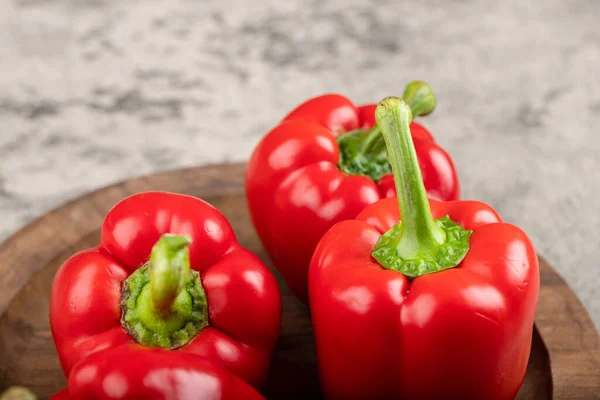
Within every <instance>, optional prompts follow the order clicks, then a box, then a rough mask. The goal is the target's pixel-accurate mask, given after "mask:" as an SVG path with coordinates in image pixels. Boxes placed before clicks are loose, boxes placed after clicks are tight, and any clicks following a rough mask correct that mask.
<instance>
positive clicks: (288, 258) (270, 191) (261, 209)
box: [246, 82, 459, 303]
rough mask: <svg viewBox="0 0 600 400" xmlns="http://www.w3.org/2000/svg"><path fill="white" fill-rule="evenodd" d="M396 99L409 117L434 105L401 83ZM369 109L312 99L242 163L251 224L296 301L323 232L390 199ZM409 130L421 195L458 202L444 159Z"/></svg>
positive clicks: (422, 91)
mask: <svg viewBox="0 0 600 400" xmlns="http://www.w3.org/2000/svg"><path fill="white" fill-rule="evenodd" d="M404 98H405V99H406V100H407V102H408V103H409V104H410V105H411V107H412V108H413V111H414V113H415V115H426V113H429V112H431V111H432V110H433V107H435V96H434V95H433V92H432V91H431V88H430V87H429V86H428V85H427V84H425V83H423V82H413V83H411V84H409V85H408V86H407V88H406V91H405V93H404ZM424 106H429V108H428V109H427V112H424V110H425V109H424ZM374 109H375V105H365V106H360V107H356V106H355V105H354V104H352V102H350V100H348V99H347V98H345V97H343V96H340V95H337V94H329V95H324V96H320V97H316V98H313V99H311V100H308V101H307V102H305V103H304V104H302V105H300V106H299V107H298V108H296V109H295V110H294V111H292V112H291V113H290V114H289V115H288V116H287V117H286V118H285V119H284V120H283V122H281V123H280V124H279V125H278V126H277V127H275V128H274V129H273V130H272V131H270V132H269V133H268V134H267V135H266V136H265V137H264V138H263V139H262V140H261V141H260V143H259V144H258V146H257V147H256V149H255V150H254V153H253V154H252V156H251V158H250V162H249V164H248V167H247V171H246V195H247V200H248V205H249V209H250V214H251V216H252V221H253V223H254V226H255V228H256V230H257V232H258V234H259V236H260V238H261V240H262V243H263V245H264V246H265V249H266V251H267V253H268V254H269V256H270V258H271V260H272V261H273V263H274V265H275V267H276V268H277V269H278V270H279V271H280V272H281V273H282V274H283V276H284V278H285V280H286V283H287V285H288V287H289V288H290V289H291V291H292V292H293V293H294V295H295V296H296V297H298V298H299V299H300V300H301V301H303V302H304V303H307V301H308V288H307V287H308V286H307V275H308V266H309V263H310V257H311V256H312V253H313V251H314V249H315V247H316V246H317V243H318V242H319V239H321V237H322V236H323V234H324V233H325V232H326V231H327V230H328V229H329V228H331V227H332V226H333V225H334V224H335V223H337V222H339V221H342V220H346V219H351V218H354V217H356V215H358V213H359V212H360V211H362V210H363V208H364V207H365V206H367V205H369V204H371V203H374V202H375V201H377V200H379V199H381V198H383V197H387V196H393V195H394V194H395V189H394V183H393V177H392V174H391V168H390V165H389V163H388V160H387V153H386V149H385V142H384V140H383V137H382V136H381V134H380V132H379V129H378V127H377V126H376V125H375V117H374ZM411 128H412V132H413V139H414V142H415V146H416V148H417V154H418V157H419V164H420V167H421V170H422V171H423V176H424V177H425V187H426V188H427V191H428V193H429V195H430V196H431V197H433V198H437V199H440V200H456V199H458V197H459V185H458V178H457V174H456V170H455V169H454V165H453V164H452V160H451V159H450V157H449V156H448V154H447V153H446V152H445V151H444V150H443V149H442V148H441V147H439V146H438V145H437V144H436V143H435V142H434V140H433V138H432V136H431V134H429V132H428V131H427V130H426V129H425V128H424V127H422V126H421V125H419V124H417V123H416V122H413V123H412V124H411Z"/></svg>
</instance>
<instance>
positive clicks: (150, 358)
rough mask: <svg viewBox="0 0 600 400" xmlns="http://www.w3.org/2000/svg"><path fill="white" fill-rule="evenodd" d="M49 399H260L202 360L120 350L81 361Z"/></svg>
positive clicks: (142, 349)
mask: <svg viewBox="0 0 600 400" xmlns="http://www.w3.org/2000/svg"><path fill="white" fill-rule="evenodd" d="M52 399H53V400H108V399H144V400H238V399H245V400H261V399H264V398H263V397H262V396H261V395H260V394H258V392H257V391H256V390H255V389H253V388H252V387H251V386H250V385H248V384H247V383H246V382H244V381H243V380H241V379H240V378H238V377H236V376H235V375H233V374H231V373H229V372H228V371H227V370H226V369H224V368H223V367H220V366H218V365H216V364H214V363H212V362H210V361H208V360H207V359H206V358H204V357H200V356H197V355H195V354H190V353H182V352H177V353H175V354H173V353H172V352H169V351H168V350H163V349H152V348H145V347H141V346H139V345H125V346H122V347H118V348H112V349H108V350H105V351H100V352H97V353H94V354H92V355H91V356H89V357H87V358H85V359H83V360H82V361H81V362H79V363H78V364H77V365H75V367H74V368H73V371H72V373H71V375H70V376H69V388H68V389H64V390H63V391H61V392H59V393H57V394H56V395H54V396H53V397H52Z"/></svg>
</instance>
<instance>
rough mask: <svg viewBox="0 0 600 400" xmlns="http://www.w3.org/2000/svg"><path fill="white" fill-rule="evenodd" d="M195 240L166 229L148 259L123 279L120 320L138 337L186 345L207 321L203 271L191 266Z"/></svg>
mask: <svg viewBox="0 0 600 400" xmlns="http://www.w3.org/2000/svg"><path fill="white" fill-rule="evenodd" d="M190 244H191V238H190V237H189V236H181V235H170V234H166V235H163V236H162V237H161V238H160V239H159V240H158V241H157V242H156V244H155V245H154V247H153V248H152V252H151V254H150V259H149V260H148V262H147V263H146V264H145V265H143V266H141V267H140V268H139V269H138V270H136V271H135V272H134V273H132V274H131V275H130V276H129V278H127V279H126V280H125V282H123V288H122V292H123V294H122V299H121V308H122V310H123V315H122V317H121V323H122V325H123V327H124V328H125V329H126V330H127V331H128V332H129V334H130V335H131V336H132V337H133V338H134V339H135V340H136V341H137V342H138V343H141V344H143V345H146V346H151V347H162V348H167V349H172V348H177V347H181V346H183V345H185V344H187V343H188V342H189V341H190V340H192V338H193V337H194V336H196V335H197V334H198V333H199V332H200V331H201V330H202V329H203V328H204V327H206V326H207V325H208V306H207V301H206V294H205V293H204V288H203V287H202V283H201V280H200V275H199V274H198V272H197V271H193V270H191V269H190V255H189V245H190Z"/></svg>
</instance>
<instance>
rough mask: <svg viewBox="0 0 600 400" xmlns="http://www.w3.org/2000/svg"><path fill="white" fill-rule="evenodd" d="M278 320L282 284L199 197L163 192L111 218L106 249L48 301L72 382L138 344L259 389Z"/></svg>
mask: <svg viewBox="0 0 600 400" xmlns="http://www.w3.org/2000/svg"><path fill="white" fill-rule="evenodd" d="M190 267H191V268H190ZM280 321H281V296H280V292H279V287H278V285H277V282H276V280H275V278H274V276H273V275H272V274H271V272H270V271H269V270H268V269H267V267H266V266H265V265H264V264H263V263H262V262H261V261H260V260H259V259H258V257H256V256H255V255H253V254H252V253H250V252H249V251H248V250H246V249H244V248H242V247H241V246H240V245H239V243H238V242H237V240H236V238H235V235H234V233H233V230H232V229H231V226H230V225H229V223H228V222H227V220H226V219H225V217H224V216H223V215H222V214H221V213H220V212H219V211H218V210H217V209H215V208H214V207H212V206H211V205H210V204H208V203H206V202H204V201H202V200H200V199H198V198H195V197H190V196H184V195H179V194H174V193H164V192H149V193H140V194H136V195H133V196H131V197H128V198H126V199H124V200H122V201H121V202H120V203H118V204H117V205H116V206H115V207H114V208H113V209H112V210H110V211H109V213H108V214H107V216H106V219H105V221H104V224H103V225H102V233H101V244H100V246H99V247H97V248H93V249H90V250H85V251H82V252H80V253H78V254H76V255H74V256H73V257H71V258H70V259H68V260H67V261H66V262H65V263H64V264H63V265H62V266H61V268H60V269H59V270H58V272H57V273H56V276H55V277H54V282H53V284H52V291H51V299H50V325H51V328H52V336H53V338H54V342H55V344H56V348H57V350H58V355H59V357H60V361H61V364H62V368H63V371H64V373H65V375H66V376H67V377H68V376H69V373H70V371H71V369H72V368H73V366H74V365H75V364H76V363H77V362H78V361H80V360H81V359H83V358H85V357H87V356H90V355H91V354H93V353H96V352H98V351H100V350H105V349H108V348H113V347H117V346H121V345H124V344H131V343H135V342H138V343H140V344H142V345H146V346H150V347H161V348H166V349H173V350H176V351H177V352H179V353H191V354H196V355H202V356H205V357H206V358H207V359H209V360H210V361H212V362H215V363H216V364H218V365H221V366H224V367H225V368H227V369H228V370H230V371H231V372H233V373H234V374H235V375H237V376H239V377H241V378H242V379H244V380H246V381H247V382H249V383H250V384H252V385H253V386H258V385H260V384H261V382H262V381H264V380H265V378H266V376H267V372H268V369H269V364H270V359H271V354H272V352H273V349H274V347H275V343H276V341H277V338H278V335H279V326H280ZM165 357H166V356H165Z"/></svg>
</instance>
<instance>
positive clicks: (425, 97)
mask: <svg viewBox="0 0 600 400" xmlns="http://www.w3.org/2000/svg"><path fill="white" fill-rule="evenodd" d="M402 99H403V100H404V102H405V103H406V104H408V106H409V107H410V111H411V112H412V115H413V116H417V115H421V116H425V115H429V114H431V113H432V112H433V110H434V109H435V106H436V99H435V95H434V94H433V90H431V86H429V85H428V84H427V83H425V82H423V81H412V82H411V83H409V84H408V85H406V89H404V95H402Z"/></svg>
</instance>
